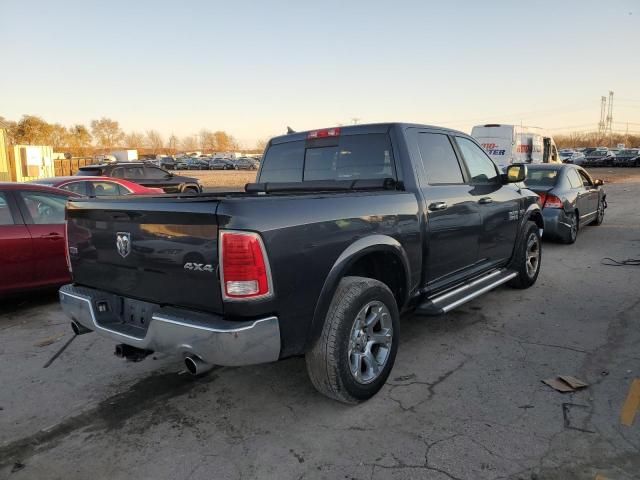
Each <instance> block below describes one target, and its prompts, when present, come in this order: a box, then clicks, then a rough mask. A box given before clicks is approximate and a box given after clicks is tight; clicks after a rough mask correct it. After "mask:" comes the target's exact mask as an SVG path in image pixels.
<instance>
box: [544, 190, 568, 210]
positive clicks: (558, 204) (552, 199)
mask: <svg viewBox="0 0 640 480" xmlns="http://www.w3.org/2000/svg"><path fill="white" fill-rule="evenodd" d="M562 207H563V205H562V200H560V199H559V198H558V197H556V196H555V195H552V194H550V193H547V194H546V195H545V200H544V203H543V204H542V208H562Z"/></svg>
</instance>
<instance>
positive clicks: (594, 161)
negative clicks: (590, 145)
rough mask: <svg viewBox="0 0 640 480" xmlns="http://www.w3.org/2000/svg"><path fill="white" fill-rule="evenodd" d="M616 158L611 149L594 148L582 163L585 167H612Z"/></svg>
mask: <svg viewBox="0 0 640 480" xmlns="http://www.w3.org/2000/svg"><path fill="white" fill-rule="evenodd" d="M614 158H616V156H615V154H614V153H613V152H612V151H611V150H594V151H592V152H591V153H589V154H588V155H587V156H586V158H585V159H584V162H583V163H582V165H584V166H585V167H611V166H612V165H613V160H614Z"/></svg>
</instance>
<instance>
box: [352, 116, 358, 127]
mask: <svg viewBox="0 0 640 480" xmlns="http://www.w3.org/2000/svg"><path fill="white" fill-rule="evenodd" d="M351 121H352V122H353V124H354V125H357V124H358V122H359V121H360V118H359V117H353V118H351Z"/></svg>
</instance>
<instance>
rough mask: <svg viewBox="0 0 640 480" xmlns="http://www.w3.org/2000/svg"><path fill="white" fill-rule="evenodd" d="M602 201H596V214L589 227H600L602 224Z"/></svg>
mask: <svg viewBox="0 0 640 480" xmlns="http://www.w3.org/2000/svg"><path fill="white" fill-rule="evenodd" d="M604 203H605V202H604V199H601V200H599V201H598V214H597V215H596V218H594V219H593V222H591V224H590V225H594V226H596V227H597V226H598V225H602V222H603V221H604Z"/></svg>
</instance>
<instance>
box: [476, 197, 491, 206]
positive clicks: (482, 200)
mask: <svg viewBox="0 0 640 480" xmlns="http://www.w3.org/2000/svg"><path fill="white" fill-rule="evenodd" d="M478 203H481V204H482V205H484V204H486V203H493V198H491V197H482V198H481V199H480V200H478Z"/></svg>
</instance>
